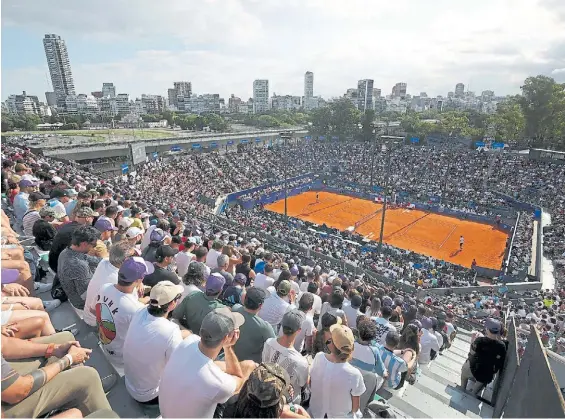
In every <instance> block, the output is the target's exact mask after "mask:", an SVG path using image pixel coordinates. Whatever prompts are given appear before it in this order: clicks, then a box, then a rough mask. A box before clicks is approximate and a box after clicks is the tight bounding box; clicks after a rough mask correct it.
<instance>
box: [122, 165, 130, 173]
mask: <svg viewBox="0 0 565 419" xmlns="http://www.w3.org/2000/svg"><path fill="white" fill-rule="evenodd" d="M128 170H129V166H128V165H127V164H125V163H123V164H122V175H125V174H127V172H128Z"/></svg>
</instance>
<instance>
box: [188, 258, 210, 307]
mask: <svg viewBox="0 0 565 419" xmlns="http://www.w3.org/2000/svg"><path fill="white" fill-rule="evenodd" d="M207 278H208V277H207V276H206V265H204V264H203V263H200V262H192V263H190V265H188V270H187V272H186V275H185V276H184V277H183V278H182V282H183V284H182V285H183V287H184V291H183V293H182V298H184V297H186V296H187V295H189V294H192V293H193V292H202V290H203V289H204V287H205V286H206V279H207Z"/></svg>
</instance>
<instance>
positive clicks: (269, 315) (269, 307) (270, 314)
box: [257, 293, 294, 331]
mask: <svg viewBox="0 0 565 419" xmlns="http://www.w3.org/2000/svg"><path fill="white" fill-rule="evenodd" d="M291 307H294V306H293V305H292V306H291V305H290V304H289V303H288V302H286V301H285V300H283V299H282V298H281V297H279V296H278V295H277V293H272V294H271V295H270V296H269V297H268V298H267V299H266V300H265V301H264V302H263V306H262V307H261V310H259V313H258V314H257V315H258V316H259V317H261V318H262V319H263V320H265V321H266V322H267V323H269V324H270V325H271V326H278V325H279V324H280V322H281V321H282V318H283V316H284V313H286V312H287V311H288V310H289V309H290V310H291V309H292V308H291ZM275 331H276V330H275Z"/></svg>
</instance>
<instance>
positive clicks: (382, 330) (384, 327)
mask: <svg viewBox="0 0 565 419" xmlns="http://www.w3.org/2000/svg"><path fill="white" fill-rule="evenodd" d="M380 313H381V314H380V316H379V317H377V318H376V319H375V322H376V323H377V336H376V337H375V341H376V342H377V343H380V344H381V345H384V344H385V341H386V336H387V334H388V332H390V331H396V327H394V325H393V324H391V323H390V322H389V321H388V320H389V319H390V316H391V315H392V308H391V307H389V306H382V307H381V310H380Z"/></svg>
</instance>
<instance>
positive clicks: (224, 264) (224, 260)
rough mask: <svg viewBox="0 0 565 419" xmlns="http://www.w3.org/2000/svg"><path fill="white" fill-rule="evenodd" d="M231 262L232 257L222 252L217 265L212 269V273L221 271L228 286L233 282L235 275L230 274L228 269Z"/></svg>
mask: <svg viewBox="0 0 565 419" xmlns="http://www.w3.org/2000/svg"><path fill="white" fill-rule="evenodd" d="M209 254H210V253H208V255H209ZM229 264H230V258H229V256H228V255H224V254H220V255H219V256H218V260H217V263H216V265H217V267H216V268H214V269H212V273H219V274H220V275H222V276H223V277H224V278H225V280H226V286H230V285H232V283H233V275H232V274H230V273H229V272H228V271H227V269H228V267H229Z"/></svg>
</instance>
